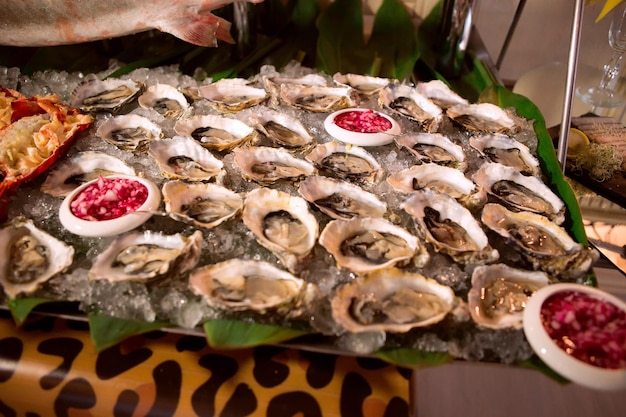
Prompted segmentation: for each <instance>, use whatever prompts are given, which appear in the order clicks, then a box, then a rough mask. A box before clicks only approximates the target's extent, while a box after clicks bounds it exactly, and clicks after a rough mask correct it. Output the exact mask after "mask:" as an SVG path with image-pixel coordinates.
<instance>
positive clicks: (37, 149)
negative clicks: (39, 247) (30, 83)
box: [0, 86, 93, 221]
mask: <svg viewBox="0 0 626 417" xmlns="http://www.w3.org/2000/svg"><path fill="white" fill-rule="evenodd" d="M92 123H93V118H92V117H91V116H90V115H86V114H81V113H80V112H79V111H78V110H77V109H74V108H71V107H68V106H66V105H64V104H62V103H61V102H60V101H59V97H58V96H57V95H54V94H53V95H49V96H45V97H42V96H34V97H31V98H27V97H25V96H24V95H22V94H20V93H19V92H17V91H14V90H11V89H8V88H4V87H2V86H0V221H5V220H6V218H7V212H8V205H9V198H10V196H11V195H12V194H13V193H14V192H15V190H16V189H17V187H18V186H19V185H20V184H22V183H24V182H26V181H29V180H31V179H33V178H35V177H36V176H37V175H39V174H41V173H42V172H44V171H45V170H47V169H48V168H50V166H51V165H52V164H53V163H54V162H55V161H56V160H57V159H58V158H59V157H60V156H62V155H63V154H64V153H65V152H66V151H67V149H68V148H69V146H70V145H71V144H72V142H73V139H75V138H76V136H77V135H78V133H80V132H82V131H83V130H85V129H87V128H89V126H91V124H92Z"/></svg>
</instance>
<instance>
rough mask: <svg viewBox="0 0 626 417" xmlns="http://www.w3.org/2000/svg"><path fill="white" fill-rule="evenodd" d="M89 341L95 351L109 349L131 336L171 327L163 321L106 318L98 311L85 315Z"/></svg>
mask: <svg viewBox="0 0 626 417" xmlns="http://www.w3.org/2000/svg"><path fill="white" fill-rule="evenodd" d="M87 317H88V319H89V330H90V334H91V339H92V340H93V343H94V345H95V347H96V350H98V351H101V350H104V349H106V348H108V347H111V346H113V345H115V344H117V343H119V342H121V341H123V340H125V339H127V338H129V337H131V336H136V335H139V334H144V333H147V332H151V331H153V330H158V329H162V328H165V327H170V326H172V324H171V323H168V322H163V321H153V322H146V321H135V320H125V319H120V318H116V317H111V316H107V315H105V314H103V313H101V312H99V311H94V312H90V313H88V314H87Z"/></svg>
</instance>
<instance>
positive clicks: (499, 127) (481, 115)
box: [446, 103, 520, 135]
mask: <svg viewBox="0 0 626 417" xmlns="http://www.w3.org/2000/svg"><path fill="white" fill-rule="evenodd" d="M446 114H447V115H448V117H449V118H450V119H452V120H454V121H455V122H457V123H458V124H460V125H462V126H465V127H466V128H467V129H469V130H474V131H477V132H485V133H503V134H505V135H506V134H515V133H516V132H518V131H519V130H520V126H519V125H518V123H517V122H516V120H515V119H514V118H513V117H512V115H511V113H510V112H508V111H507V110H504V109H503V108H501V107H498V106H496V105H495V104H491V103H478V104H457V105H455V106H452V107H450V108H449V109H447V110H446Z"/></svg>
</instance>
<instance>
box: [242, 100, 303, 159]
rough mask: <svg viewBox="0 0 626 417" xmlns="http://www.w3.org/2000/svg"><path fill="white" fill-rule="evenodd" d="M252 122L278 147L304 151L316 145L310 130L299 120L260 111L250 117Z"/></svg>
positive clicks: (269, 110)
mask: <svg viewBox="0 0 626 417" xmlns="http://www.w3.org/2000/svg"><path fill="white" fill-rule="evenodd" d="M250 120H251V122H252V123H253V124H254V126H255V127H256V128H257V129H258V130H259V131H260V132H262V133H263V134H264V135H265V136H266V137H267V138H269V139H270V140H271V141H272V143H274V144H275V145H276V146H281V147H285V148H287V149H294V150H298V151H302V150H306V149H307V148H308V147H309V146H313V145H315V139H314V138H313V136H311V133H309V131H308V129H307V128H306V127H304V125H303V124H302V123H300V121H299V120H298V119H296V118H295V117H292V116H289V115H287V114H285V113H279V112H277V111H274V110H271V109H260V110H258V111H255V112H254V113H253V114H251V115H250Z"/></svg>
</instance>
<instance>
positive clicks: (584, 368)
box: [524, 283, 626, 390]
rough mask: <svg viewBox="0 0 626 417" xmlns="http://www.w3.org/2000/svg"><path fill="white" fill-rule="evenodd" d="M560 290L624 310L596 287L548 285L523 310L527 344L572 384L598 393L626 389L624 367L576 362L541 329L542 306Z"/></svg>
mask: <svg viewBox="0 0 626 417" xmlns="http://www.w3.org/2000/svg"><path fill="white" fill-rule="evenodd" d="M561 291H566V292H567V291H578V292H582V293H586V294H588V295H591V296H593V297H596V298H599V299H602V300H604V301H607V302H610V303H611V304H614V305H615V306H617V307H619V308H621V309H622V310H624V311H626V303H624V302H623V301H622V300H620V299H619V298H617V297H615V296H613V295H611V294H609V293H607V292H604V291H601V290H599V289H597V288H593V287H589V286H586V285H580V284H565V283H561V284H553V285H548V286H546V287H543V288H541V289H540V290H538V291H537V292H536V293H535V294H533V296H532V297H530V299H529V300H528V303H527V304H526V308H525V309H524V333H525V335H526V339H527V340H528V343H530V346H531V347H532V348H533V350H534V351H535V353H536V354H537V355H538V356H539V358H540V359H541V360H542V361H543V362H544V363H545V364H546V365H548V366H549V367H550V368H552V369H553V370H554V371H556V372H557V373H559V374H560V375H562V376H563V377H565V378H567V379H569V380H570V381H572V382H575V383H577V384H580V385H583V386H586V387H588V388H593V389H598V390H621V389H626V368H621V369H605V368H600V367H597V366H593V365H589V364H587V363H585V362H583V361H581V360H579V359H576V358H574V357H573V356H571V355H569V354H568V353H566V352H565V351H564V350H563V349H561V348H560V347H559V346H558V345H557V344H556V343H555V342H554V341H553V340H552V338H551V337H550V336H549V335H548V333H547V332H546V330H545V329H544V327H543V324H542V323H541V306H542V305H543V303H544V301H545V300H546V299H547V298H548V297H550V296H551V295H553V294H555V293H557V292H561Z"/></svg>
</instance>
